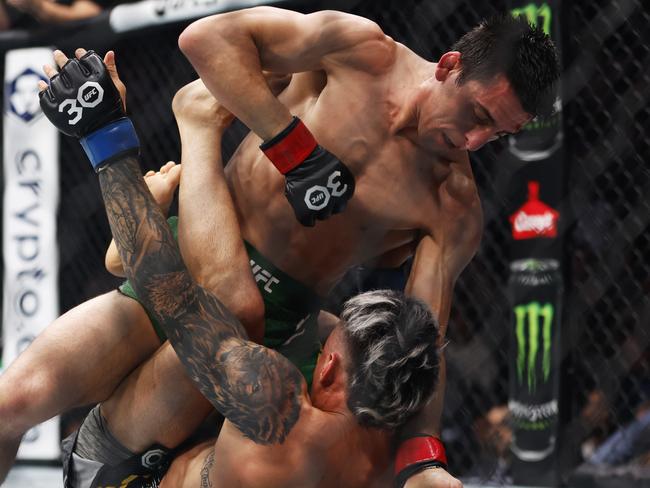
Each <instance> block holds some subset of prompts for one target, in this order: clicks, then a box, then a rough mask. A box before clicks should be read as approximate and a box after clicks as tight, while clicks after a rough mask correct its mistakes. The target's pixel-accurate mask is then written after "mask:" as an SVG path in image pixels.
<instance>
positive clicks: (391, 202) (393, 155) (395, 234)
mask: <svg viewBox="0 0 650 488" xmlns="http://www.w3.org/2000/svg"><path fill="white" fill-rule="evenodd" d="M384 49H386V51H388V52H387V53H386V56H392V57H393V58H394V60H393V61H392V63H391V65H390V66H388V67H382V70H381V71H380V72H378V73H368V72H363V71H359V68H358V67H341V68H340V69H338V70H334V71H333V72H330V73H327V74H325V73H324V72H310V73H301V74H297V75H294V76H293V78H292V81H291V83H290V85H289V86H288V87H287V89H285V90H284V92H283V93H282V94H281V95H280V97H279V99H280V101H281V102H282V103H283V104H285V105H286V106H287V107H288V108H289V110H290V111H291V112H292V113H293V114H296V115H298V116H299V117H301V119H302V120H303V121H304V122H305V124H306V125H307V126H308V127H309V128H310V130H311V131H312V132H313V133H314V135H315V137H316V139H317V140H318V141H319V142H320V143H321V144H322V145H323V146H324V147H326V148H327V149H328V150H329V151H331V152H332V153H334V154H336V155H337V156H338V157H339V158H340V159H341V160H342V161H344V162H345V164H346V165H347V166H348V167H349V168H350V170H351V171H352V173H353V174H354V176H355V179H356V185H357V186H356V191H355V194H354V198H353V199H352V200H351V201H350V203H349V205H348V207H347V208H346V210H345V212H343V213H342V214H341V215H338V216H335V217H333V218H330V219H328V220H327V221H324V222H319V223H318V224H317V225H316V226H315V227H314V228H305V227H303V226H301V225H300V224H299V223H298V222H297V221H296V219H295V218H294V216H293V212H292V210H291V207H290V206H289V205H288V203H287V202H286V199H285V198H284V195H283V187H284V178H283V177H282V175H281V174H280V173H279V172H278V171H277V170H276V169H275V168H274V167H273V166H272V165H271V164H269V161H268V159H266V157H265V156H264V155H263V154H262V152H261V151H260V150H259V147H258V146H259V144H260V142H261V140H260V138H259V137H257V136H255V135H254V134H251V135H249V136H248V137H247V138H246V139H245V140H244V142H243V143H242V145H241V146H240V147H239V149H238V150H237V152H236V153H235V154H234V156H233V158H232V159H231V162H230V163H229V165H228V167H227V168H226V177H227V178H228V180H229V184H230V186H231V189H232V194H233V198H234V200H235V206H236V208H237V210H238V212H239V214H240V217H241V218H240V222H241V223H242V234H243V236H244V238H245V239H247V240H248V241H249V242H251V243H252V244H253V245H254V246H255V247H256V248H257V249H258V250H260V251H261V252H262V254H264V255H266V256H267V257H269V259H271V260H272V261H273V262H274V264H276V265H277V266H278V267H279V268H281V269H283V270H284V271H286V272H287V273H288V274H290V275H291V276H293V277H295V278H296V279H298V280H299V281H301V282H303V283H307V284H309V285H310V286H312V287H313V288H314V289H315V290H316V291H317V292H318V293H320V294H325V293H327V291H329V289H330V288H331V287H332V286H333V285H334V284H335V283H336V282H337V281H338V280H339V279H340V278H341V277H342V276H343V274H344V273H345V272H346V271H347V270H348V269H350V268H351V267H352V266H355V265H359V264H362V263H366V262H368V261H372V260H376V259H380V260H382V258H383V260H382V263H383V264H389V265H391V264H394V265H399V264H401V263H402V262H403V261H404V260H406V258H407V257H409V256H411V255H413V253H414V251H415V248H416V245H417V241H418V239H419V238H420V237H421V236H422V235H423V234H425V235H426V234H432V235H435V233H436V228H435V226H436V222H438V221H439V215H440V214H441V213H442V212H447V211H448V209H444V208H442V207H441V201H443V200H442V199H441V198H440V192H441V191H446V192H449V191H454V190H455V189H451V190H450V189H449V187H448V186H445V185H443V184H444V183H445V182H447V184H452V185H456V186H459V185H460V186H461V188H460V189H457V190H456V193H464V197H465V201H459V202H458V204H459V205H458V208H459V209H462V208H463V207H465V209H466V211H467V212H472V218H473V219H474V221H475V222H476V224H477V227H480V219H481V214H480V204H479V201H478V193H477V192H476V189H475V187H474V182H473V176H472V171H471V167H470V165H469V160H468V158H467V156H466V153H463V152H460V151H455V154H450V152H451V151H447V152H446V153H445V152H444V151H439V150H438V151H437V150H435V149H434V148H432V147H429V148H427V147H423V146H421V145H418V142H417V141H416V139H415V134H414V129H413V128H412V127H403V126H400V125H399V124H400V121H399V120H397V117H398V116H399V113H400V107H399V106H398V104H400V103H405V102H406V100H404V98H403V97H404V93H397V92H396V91H395V90H394V85H395V80H396V79H397V77H398V76H400V74H404V73H413V72H418V71H420V72H423V71H425V70H426V69H427V65H430V63H428V62H426V61H424V60H423V59H422V58H419V57H418V56H416V55H415V54H413V53H412V52H411V51H409V50H408V49H406V48H405V47H403V46H401V45H399V44H396V43H391V45H388V46H385V47H384ZM429 69H430V66H429ZM401 79H402V80H403V82H404V83H409V82H411V83H415V82H416V80H417V79H418V77H417V76H414V77H413V79H412V80H406V79H404V78H403V77H402V78H401ZM450 156H456V157H457V159H460V161H459V162H452V161H450V160H449V159H447V158H449V157H450ZM443 187H444V188H445V189H444V190H442V188H443ZM458 217H461V216H460V215H459V216H458ZM459 245H462V243H459Z"/></svg>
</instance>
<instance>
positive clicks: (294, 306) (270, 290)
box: [118, 217, 321, 387]
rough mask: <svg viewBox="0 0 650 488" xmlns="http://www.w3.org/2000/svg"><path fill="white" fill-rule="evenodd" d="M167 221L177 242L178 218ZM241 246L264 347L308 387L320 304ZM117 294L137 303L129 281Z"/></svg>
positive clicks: (160, 334) (253, 251) (159, 330)
mask: <svg viewBox="0 0 650 488" xmlns="http://www.w3.org/2000/svg"><path fill="white" fill-rule="evenodd" d="M167 221H168V222H169V226H170V227H171V229H172V232H173V234H174V238H176V239H178V217H170V218H169V219H168V220H167ZM244 244H245V245H246V250H247V252H248V256H249V258H250V266H251V272H252V273H253V277H254V278H255V283H257V288H258V289H259V291H260V293H261V294H262V299H263V300H264V317H265V328H264V345H265V346H267V347H269V348H271V349H275V350H276V351H278V352H279V353H281V354H282V355H283V356H285V357H286V358H287V359H289V360H290V361H291V362H292V363H293V364H294V365H295V366H296V367H297V368H298V369H299V370H300V371H301V373H302V374H303V375H304V377H305V379H306V380H307V384H308V385H309V386H310V387H311V381H312V378H313V374H314V368H315V367H316V360H317V359H318V354H319V353H320V342H319V339H318V314H319V312H320V306H321V300H320V298H319V297H318V295H317V294H316V293H315V292H314V291H312V290H311V289H310V288H308V287H307V286H305V285H303V284H302V283H300V282H298V281H296V280H295V279H293V278H292V277H290V276H289V275H287V274H286V273H284V272H283V271H281V270H279V269H278V268H276V267H275V266H274V265H273V264H271V262H270V261H268V260H267V259H266V258H265V257H264V256H262V255H261V254H260V253H259V252H258V251H257V249H255V248H254V247H253V246H251V245H250V244H249V243H247V242H245V243H244ZM118 290H119V291H120V292H121V293H122V294H123V295H126V296H128V297H130V298H133V299H135V300H138V297H137V296H136V294H135V291H134V290H133V287H132V286H131V284H130V283H129V282H128V281H125V282H124V283H122V285H120V287H119V288H118ZM138 301H139V300H138ZM147 315H149V319H150V320H151V323H152V325H153V328H154V330H155V331H156V334H157V335H158V337H159V338H160V340H161V342H164V341H166V340H167V336H166V335H165V332H164V331H163V330H162V327H161V326H160V324H158V323H157V322H156V321H155V320H154V319H153V318H152V316H151V314H149V312H148V311H147Z"/></svg>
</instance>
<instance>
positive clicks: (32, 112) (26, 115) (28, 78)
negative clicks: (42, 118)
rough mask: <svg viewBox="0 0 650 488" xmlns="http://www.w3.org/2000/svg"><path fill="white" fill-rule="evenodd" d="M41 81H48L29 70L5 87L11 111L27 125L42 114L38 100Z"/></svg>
mask: <svg viewBox="0 0 650 488" xmlns="http://www.w3.org/2000/svg"><path fill="white" fill-rule="evenodd" d="M40 80H43V81H45V82H47V81H48V80H47V78H45V76H44V75H41V74H39V73H38V72H36V71H34V70H33V69H31V68H27V69H25V70H24V71H23V72H22V73H20V74H19V75H18V76H16V77H15V78H14V79H13V80H12V81H10V82H9V83H7V85H6V87H5V89H6V96H7V100H9V107H8V108H9V111H10V112H13V113H14V114H15V115H17V116H18V117H20V118H21V119H23V120H24V121H25V122H27V123H29V122H31V121H32V120H34V119H35V118H36V117H38V116H39V115H41V113H42V112H41V106H40V105H39V100H38V82H39V81H40Z"/></svg>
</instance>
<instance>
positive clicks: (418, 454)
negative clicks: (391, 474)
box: [395, 436, 447, 475]
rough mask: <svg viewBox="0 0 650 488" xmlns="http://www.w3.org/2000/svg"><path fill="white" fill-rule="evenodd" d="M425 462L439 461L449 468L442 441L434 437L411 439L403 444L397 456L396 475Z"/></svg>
mask: <svg viewBox="0 0 650 488" xmlns="http://www.w3.org/2000/svg"><path fill="white" fill-rule="evenodd" d="M425 461H438V462H440V463H442V464H444V465H445V466H447V454H446V453H445V446H444V445H443V444H442V441H441V440H440V439H438V438H437V437H433V436H420V437H411V438H410V439H407V440H405V441H404V442H402V443H401V444H400V446H399V448H398V449H397V455H396V456H395V474H396V475H398V474H399V473H401V472H402V471H403V470H404V469H406V468H408V467H409V466H413V465H415V464H419V463H423V462H425Z"/></svg>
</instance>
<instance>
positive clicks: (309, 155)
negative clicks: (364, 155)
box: [260, 117, 354, 227]
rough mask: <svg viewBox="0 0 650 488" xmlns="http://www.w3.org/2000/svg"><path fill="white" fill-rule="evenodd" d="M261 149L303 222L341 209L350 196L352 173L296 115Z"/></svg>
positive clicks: (326, 215)
mask: <svg viewBox="0 0 650 488" xmlns="http://www.w3.org/2000/svg"><path fill="white" fill-rule="evenodd" d="M260 149H262V151H263V152H264V154H266V156H267V157H268V158H269V159H270V160H271V162H272V163H273V164H274V166H275V167H276V168H278V170H279V171H280V172H281V173H282V174H283V175H284V176H285V178H286V182H285V190H284V194H285V195H286V197H287V200H288V201H289V203H290V204H291V207H292V208H293V211H294V213H295V214H296V218H297V219H298V221H299V222H300V223H301V224H302V225H305V226H308V227H312V226H313V225H314V224H315V223H316V220H325V219H327V218H329V217H330V216H331V215H334V214H337V213H340V212H342V211H343V210H344V209H345V206H346V205H347V203H348V200H349V199H350V198H352V195H353V194H354V177H353V176H352V173H350V170H349V169H348V168H347V166H345V164H343V163H342V162H341V161H339V160H338V158H337V157H336V156H334V155H333V154H332V153H330V152H329V151H327V150H326V149H324V148H322V147H321V146H319V145H318V143H317V142H316V140H315V139H314V136H313V135H312V134H311V132H309V129H307V127H306V126H305V124H303V123H302V121H301V120H300V119H299V118H298V117H294V118H293V121H292V122H291V124H289V126H288V127H287V128H286V129H284V130H283V131H282V132H280V134H278V135H277V136H275V137H274V138H273V139H271V140H270V141H267V142H265V143H264V144H262V145H261V146H260Z"/></svg>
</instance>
